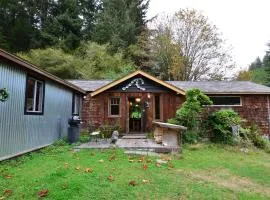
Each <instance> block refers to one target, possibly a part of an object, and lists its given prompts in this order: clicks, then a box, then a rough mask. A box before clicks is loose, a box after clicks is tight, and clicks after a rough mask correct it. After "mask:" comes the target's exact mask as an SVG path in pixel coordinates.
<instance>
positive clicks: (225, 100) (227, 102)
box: [210, 96, 241, 106]
mask: <svg viewBox="0 0 270 200" xmlns="http://www.w3.org/2000/svg"><path fill="white" fill-rule="evenodd" d="M210 99H211V100H212V101H213V105H214V106H241V97H233V96H211V97H210Z"/></svg>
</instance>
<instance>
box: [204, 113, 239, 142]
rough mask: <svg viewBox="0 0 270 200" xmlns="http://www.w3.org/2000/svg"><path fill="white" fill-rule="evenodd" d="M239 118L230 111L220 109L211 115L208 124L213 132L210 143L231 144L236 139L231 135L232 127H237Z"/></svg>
mask: <svg viewBox="0 0 270 200" xmlns="http://www.w3.org/2000/svg"><path fill="white" fill-rule="evenodd" d="M240 123H241V117H240V116H239V115H238V113H236V112H235V111H233V110H232V109H222V110H219V111H216V112H214V113H212V114H211V115H210V116H209V118H208V124H209V126H210V128H211V129H212V131H213V135H212V137H211V139H212V141H214V142H220V143H224V144H233V143H235V139H236V138H237V137H236V136H235V135H233V133H232V126H239V127H240Z"/></svg>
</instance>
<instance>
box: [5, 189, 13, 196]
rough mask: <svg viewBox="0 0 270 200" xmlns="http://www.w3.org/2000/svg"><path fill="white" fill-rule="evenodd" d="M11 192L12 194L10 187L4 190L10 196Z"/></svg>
mask: <svg viewBox="0 0 270 200" xmlns="http://www.w3.org/2000/svg"><path fill="white" fill-rule="evenodd" d="M11 194H12V190H10V189H5V190H4V195H7V196H10V195H11Z"/></svg>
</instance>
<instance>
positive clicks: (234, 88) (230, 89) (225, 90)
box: [168, 81, 270, 94]
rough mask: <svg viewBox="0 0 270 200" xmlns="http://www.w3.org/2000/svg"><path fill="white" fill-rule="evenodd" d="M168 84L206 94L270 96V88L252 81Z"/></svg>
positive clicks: (179, 82) (175, 82)
mask: <svg viewBox="0 0 270 200" xmlns="http://www.w3.org/2000/svg"><path fill="white" fill-rule="evenodd" d="M168 83H170V84H172V85H174V86H176V87H178V88H181V89H183V90H185V91H186V90H188V89H191V88H198V89H200V90H201V91H202V92H204V93H206V94H270V87H267V86H264V85H260V84H257V83H253V82H250V81H195V82H192V81H168Z"/></svg>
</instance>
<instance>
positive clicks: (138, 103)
mask: <svg viewBox="0 0 270 200" xmlns="http://www.w3.org/2000/svg"><path fill="white" fill-rule="evenodd" d="M128 100H129V133H141V132H142V110H143V108H142V99H141V98H139V97H131V98H129V99H128Z"/></svg>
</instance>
